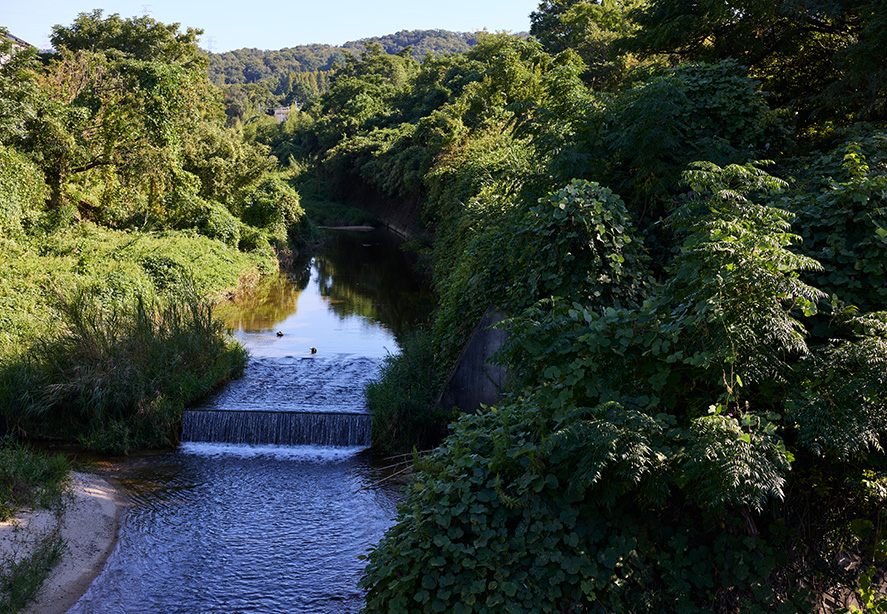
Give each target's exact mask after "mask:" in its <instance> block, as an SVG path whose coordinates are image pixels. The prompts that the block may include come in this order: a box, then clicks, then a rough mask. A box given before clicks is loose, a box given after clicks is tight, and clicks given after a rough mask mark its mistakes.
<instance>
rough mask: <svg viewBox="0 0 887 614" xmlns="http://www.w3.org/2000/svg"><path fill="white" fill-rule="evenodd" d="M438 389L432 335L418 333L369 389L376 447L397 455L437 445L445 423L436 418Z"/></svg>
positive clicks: (387, 363) (388, 361) (389, 360)
mask: <svg viewBox="0 0 887 614" xmlns="http://www.w3.org/2000/svg"><path fill="white" fill-rule="evenodd" d="M437 390H438V383H437V381H436V372H435V364H434V352H433V350H432V345H431V338H430V335H429V334H428V333H426V332H424V331H421V330H420V331H417V332H415V333H413V334H412V335H411V336H410V337H408V338H407V339H406V340H405V341H404V342H403V344H402V346H401V352H400V354H396V355H393V356H392V355H389V356H387V357H386V358H385V361H384V362H383V364H382V369H381V373H380V374H379V378H378V379H376V380H374V381H372V382H370V383H369V384H368V385H367V387H366V398H367V404H368V405H369V408H370V410H371V411H372V412H373V446H374V447H376V448H379V449H381V450H383V451H384V452H387V453H391V454H396V453H398V452H408V451H409V450H411V449H413V448H414V447H415V448H418V449H419V450H425V449H427V448H429V447H430V446H432V445H434V444H436V443H437V441H438V440H439V439H440V436H441V433H442V432H443V430H444V429H443V424H442V423H441V420H440V419H439V418H436V417H435V416H434V415H433V410H432V407H433V405H434V401H435V392H436V391H437Z"/></svg>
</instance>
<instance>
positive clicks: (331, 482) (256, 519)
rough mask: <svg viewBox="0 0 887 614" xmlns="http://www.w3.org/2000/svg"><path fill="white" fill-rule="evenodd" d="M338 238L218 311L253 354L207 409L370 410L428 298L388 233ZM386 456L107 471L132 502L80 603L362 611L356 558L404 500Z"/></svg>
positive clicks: (190, 454) (168, 457)
mask: <svg viewBox="0 0 887 614" xmlns="http://www.w3.org/2000/svg"><path fill="white" fill-rule="evenodd" d="M339 239H340V240H339V241H336V242H333V243H330V244H329V245H328V246H327V248H326V249H325V250H324V251H323V252H322V253H321V254H319V255H318V256H317V257H315V258H314V259H313V260H311V261H310V262H308V263H306V264H305V266H304V268H302V269H299V271H298V272H297V273H296V274H295V275H290V276H288V277H287V278H281V279H275V280H272V281H271V282H269V283H267V284H266V285H264V286H263V287H262V291H261V292H257V293H256V295H255V296H254V297H252V298H251V299H250V300H248V301H246V302H245V303H242V304H239V305H227V306H225V307H224V308H223V309H221V310H220V312H219V313H220V314H221V315H222V316H223V317H224V318H225V319H226V321H227V322H228V326H229V327H230V328H231V329H232V332H233V334H234V335H235V336H236V337H237V338H238V339H239V340H240V341H241V342H242V343H244V345H245V346H246V347H247V349H248V350H249V351H250V354H251V359H250V363H249V364H248V365H247V368H246V371H245V374H244V376H243V377H242V378H241V379H240V380H238V381H236V382H234V383H233V384H232V385H230V386H229V387H228V388H227V389H226V390H223V391H221V392H220V393H219V394H217V395H215V396H214V397H213V398H211V399H209V400H208V401H207V407H211V408H212V409H213V410H216V411H250V410H261V411H269V410H270V411H273V410H274V409H275V408H276V409H278V410H280V409H287V410H291V409H293V408H294V407H295V408H298V409H299V410H300V411H321V410H322V411H329V412H336V411H339V412H354V411H357V410H362V403H363V400H362V395H361V392H362V387H363V383H364V382H365V380H366V377H367V376H369V375H371V374H372V373H374V372H375V370H376V369H377V368H378V364H379V362H380V358H381V357H382V356H384V355H385V352H386V351H388V350H390V351H391V352H394V351H395V350H396V347H397V346H396V344H397V341H396V339H397V336H398V335H400V334H401V333H402V332H404V331H405V330H406V329H407V328H408V327H409V326H410V325H411V324H412V323H413V322H414V321H415V319H416V318H417V317H421V309H422V307H423V306H424V304H426V303H427V300H426V299H423V298H422V297H423V293H422V292H421V289H420V286H419V285H418V284H417V283H416V282H415V281H413V280H412V277H411V275H410V271H409V268H408V266H407V264H406V261H405V259H404V258H403V255H402V254H401V253H400V252H399V251H397V248H396V246H395V245H394V243H393V242H391V241H390V240H387V239H386V238H385V237H383V236H380V235H376V234H372V235H369V234H361V235H350V236H349V235H345V236H340V237H339ZM417 307H418V309H417ZM277 331H280V332H282V333H283V336H281V337H278V336H277V334H276V333H277ZM310 347H316V348H317V350H318V353H317V354H311V353H310V352H309V348H310ZM376 465H377V463H376V461H374V459H373V457H372V455H370V453H369V452H368V451H361V450H358V449H354V448H320V447H313V446H301V447H275V446H247V445H232V444H218V443H187V444H184V445H183V446H182V447H181V448H180V449H178V450H174V451H170V452H166V453H162V454H156V455H148V456H143V457H139V458H133V459H128V460H127V461H126V462H124V463H123V464H122V465H119V466H116V467H113V468H109V469H107V473H108V475H109V477H112V478H114V479H115V480H117V481H119V482H120V483H121V484H122V485H123V487H124V488H125V490H126V493H127V495H128V497H129V499H130V505H129V507H128V508H127V511H126V513H125V515H124V519H123V523H122V526H121V531H120V539H119V541H118V544H117V547H116V548H115V550H114V552H113V553H112V554H111V556H110V557H109V559H108V562H107V564H106V566H105V569H104V570H103V572H102V574H101V575H100V576H99V577H98V578H97V579H96V580H95V582H93V584H92V585H91V586H90V588H89V590H88V591H87V593H86V594H85V595H84V596H83V598H82V599H81V600H80V601H79V602H78V603H77V604H76V605H75V606H74V608H73V609H72V610H70V612H72V613H74V614H106V613H116V612H120V613H124V612H125V613H129V614H137V613H149V612H150V613H154V612H162V613H183V614H184V613H188V614H190V613H195V612H219V613H221V612H226V613H227V612H244V613H245V612H263V613H264V612H286V613H291V612H305V613H311V614H325V613H329V614H340V613H349V612H357V611H358V610H359V609H360V607H361V604H362V596H361V593H360V591H359V590H358V589H357V581H358V579H359V578H360V575H361V573H362V570H363V566H364V565H363V561H361V560H360V559H358V556H359V555H361V554H364V553H365V552H366V550H367V549H368V548H369V547H370V546H372V545H373V544H374V543H376V542H377V541H378V540H379V539H380V538H381V536H382V534H383V533H384V531H385V529H386V528H387V527H388V526H389V525H390V524H391V522H392V519H393V516H394V513H395V505H396V502H397V500H398V497H399V494H398V491H397V489H396V488H395V487H393V486H387V485H385V484H380V477H381V475H380V470H379V469H377V468H376Z"/></svg>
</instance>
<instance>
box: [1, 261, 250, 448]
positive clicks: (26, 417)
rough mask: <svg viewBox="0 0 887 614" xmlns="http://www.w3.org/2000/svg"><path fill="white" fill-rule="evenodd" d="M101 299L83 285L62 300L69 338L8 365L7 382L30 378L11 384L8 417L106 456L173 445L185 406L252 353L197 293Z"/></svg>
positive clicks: (16, 424) (19, 426) (47, 344)
mask: <svg viewBox="0 0 887 614" xmlns="http://www.w3.org/2000/svg"><path fill="white" fill-rule="evenodd" d="M154 266H155V268H156V267H157V266H158V265H157V264H156V263H155V265H154ZM96 298H97V297H96V295H95V293H93V292H88V291H82V290H81V291H78V292H76V293H74V294H73V295H71V296H69V297H67V298H64V299H62V300H61V302H60V305H59V308H60V309H61V311H62V314H63V318H64V321H65V324H66V331H65V333H64V334H63V336H61V337H60V338H58V339H53V340H48V341H47V342H45V343H40V344H38V345H37V346H36V347H35V348H33V349H32V351H31V357H32V358H31V360H29V361H28V362H26V363H25V364H24V365H11V366H8V367H7V368H6V369H5V372H4V374H3V378H2V380H3V384H5V385H6V386H9V385H10V384H11V383H12V382H11V381H10V380H11V379H13V378H18V379H21V377H22V375H23V374H24V375H26V376H27V377H28V378H30V379H31V385H30V386H28V387H27V388H24V389H20V390H7V392H6V396H8V397H10V396H11V397H13V399H12V406H15V407H17V412H15V413H10V412H7V413H6V418H7V420H8V421H9V422H10V423H11V424H12V425H13V426H14V427H15V428H17V429H19V430H21V431H23V432H28V433H30V434H31V435H37V434H40V435H44V436H46V435H49V436H55V437H65V438H72V437H77V438H79V439H80V441H81V443H83V445H85V446H86V447H87V448H89V449H92V450H96V451H98V452H102V453H110V454H123V453H126V452H127V450H129V449H130V448H131V447H132V446H134V445H137V446H143V447H144V446H153V447H156V446H163V445H170V444H172V443H175V442H176V441H177V439H178V432H179V429H180V426H181V416H182V411H183V409H184V406H185V405H186V404H188V403H191V402H193V401H194V400H195V399H197V398H200V397H201V396H204V395H205V394H207V393H208V392H209V391H210V390H211V389H212V388H213V387H214V386H215V385H216V384H217V383H218V382H219V381H221V380H224V379H225V378H227V377H229V376H230V375H231V374H232V373H233V372H236V371H238V370H239V369H241V368H242V367H243V364H244V362H245V359H246V353H245V351H244V350H243V348H241V347H240V346H237V345H234V344H232V343H231V342H230V341H228V340H227V338H226V337H225V333H224V331H223V330H222V326H221V324H220V323H219V322H218V321H217V320H215V319H214V318H213V316H212V312H211V309H210V305H209V303H208V302H207V301H206V300H205V299H203V298H202V297H199V296H198V295H197V294H195V293H194V292H193V290H191V291H190V292H188V291H186V290H183V291H181V292H180V293H178V294H176V295H171V296H170V298H169V299H168V300H166V301H164V302H163V303H161V302H149V301H147V300H146V299H144V298H143V297H140V296H136V297H135V298H134V299H132V300H126V301H122V302H118V303H115V304H110V305H107V304H103V303H102V302H100V301H97V300H96ZM23 368H24V372H23V371H22V369H23ZM16 397H17V398H16Z"/></svg>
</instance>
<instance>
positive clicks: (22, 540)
mask: <svg viewBox="0 0 887 614" xmlns="http://www.w3.org/2000/svg"><path fill="white" fill-rule="evenodd" d="M70 492H71V497H70V498H69V499H68V500H67V501H66V504H65V509H64V512H63V514H62V515H61V517H58V516H57V515H56V514H55V513H54V512H50V511H47V510H40V511H38V512H29V513H26V514H22V515H20V516H18V517H17V518H16V519H15V520H14V521H13V522H4V523H0V558H5V557H6V556H8V555H14V556H16V557H21V556H24V555H25V554H27V553H28V552H29V547H30V546H31V545H32V544H33V543H34V541H36V540H37V539H39V537H40V536H43V535H47V534H48V533H49V532H52V531H55V530H58V531H59V532H60V535H61V537H62V539H64V540H65V544H66V548H65V553H64V555H63V556H62V560H61V561H60V562H59V563H58V564H57V565H56V566H55V567H54V568H53V570H52V572H51V573H50V574H49V577H48V578H47V579H46V582H44V584H43V588H42V590H41V591H40V594H39V595H38V597H37V600H36V601H35V602H33V603H32V604H31V605H30V606H29V607H28V608H26V610H25V611H26V612H28V613H29V614H61V613H63V612H65V611H67V610H68V608H70V607H71V606H72V605H74V604H75V603H76V602H77V600H78V599H79V598H80V597H81V596H82V595H83V593H85V592H86V589H87V588H88V587H89V584H90V583H91V582H92V581H93V579H94V578H95V577H96V576H97V575H98V574H99V572H101V570H102V567H103V566H104V564H105V560H106V559H107V558H108V555H109V554H110V553H111V550H112V549H113V548H114V544H115V543H116V541H117V527H118V523H119V520H120V513H121V511H122V509H123V497H122V496H121V495H120V494H119V493H118V492H117V490H116V489H115V488H114V487H113V486H111V485H110V484H109V483H108V482H106V481H105V480H103V479H101V478H99V477H97V476H94V475H89V474H84V473H76V472H72V473H71V486H70Z"/></svg>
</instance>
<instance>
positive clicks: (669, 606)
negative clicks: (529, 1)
mask: <svg viewBox="0 0 887 614" xmlns="http://www.w3.org/2000/svg"><path fill="white" fill-rule="evenodd" d="M879 6H880V5H879V4H878V3H876V2H859V3H841V2H839V3H831V4H828V5H823V4H822V3H794V2H793V3H788V2H786V3H782V2H773V3H764V4H754V5H748V4H745V3H743V4H742V5H741V6H740V5H734V4H732V3H727V4H724V3H723V2H701V3H695V4H693V5H692V6H691V5H689V4H686V3H682V2H677V1H675V0H649V1H648V2H641V1H637V2H635V1H629V2H620V1H618V0H604V1H603V2H601V3H597V2H590V1H586V0H565V1H557V2H554V1H548V0H546V1H545V2H542V3H541V4H540V6H539V9H538V10H537V11H536V12H534V13H533V15H532V16H531V32H532V34H533V36H534V38H522V37H513V36H505V35H489V36H483V37H481V38H480V40H479V42H478V44H477V45H476V46H475V47H473V48H472V49H471V50H470V51H467V52H465V53H462V54H455V55H447V56H440V57H431V58H428V59H425V60H424V61H423V62H421V63H420V62H418V61H417V60H416V59H415V58H414V57H412V56H410V55H409V54H403V53H401V54H396V55H390V54H387V53H384V52H383V51H382V49H380V48H378V47H374V46H370V47H368V48H367V49H366V50H365V51H364V52H363V53H362V54H361V55H359V56H353V57H349V58H346V62H345V64H343V65H342V66H341V67H340V68H338V69H336V70H335V71H334V72H333V74H332V75H331V77H330V84H329V91H328V92H327V93H326V94H324V95H323V96H322V97H321V98H320V99H319V100H318V101H317V102H316V103H315V104H313V105H312V106H311V107H310V108H308V109H306V110H305V111H304V112H302V113H300V114H299V115H298V116H296V117H295V118H294V120H291V121H288V122H287V123H286V124H283V125H282V126H280V127H276V126H267V127H266V128H265V129H263V130H260V131H256V132H255V135H256V138H257V139H258V140H259V141H260V142H262V143H264V144H266V145H268V146H270V147H272V148H274V149H275V151H279V152H281V153H282V152H287V155H289V156H292V159H293V160H294V161H297V162H298V164H301V165H313V168H314V171H315V173H316V175H317V176H320V177H322V178H325V180H326V182H327V184H328V185H329V186H330V189H332V190H335V191H336V192H338V193H339V194H341V195H351V196H355V197H363V198H368V195H372V196H373V198H375V199H376V200H378V199H380V198H381V199H387V200H388V202H390V203H398V204H399V205H402V204H403V203H407V204H408V205H410V206H412V207H413V210H414V211H415V214H416V215H417V216H420V217H421V219H422V220H423V221H424V224H425V227H426V229H427V242H426V243H425V244H424V247H423V246H422V242H421V240H419V241H417V245H418V246H419V249H420V250H421V253H422V255H423V257H424V258H425V261H426V262H427V263H428V265H429V267H430V270H431V273H432V275H433V278H434V283H435V287H436V290H437V293H438V300H439V304H438V309H437V311H436V314H435V317H434V319H433V321H432V322H430V323H429V327H428V330H427V332H426V333H425V334H424V335H421V334H420V335H419V336H417V337H416V338H415V339H414V340H413V342H412V343H410V344H408V345H407V346H406V347H405V348H404V351H403V353H402V354H401V355H400V357H398V358H394V359H391V360H390V361H389V363H388V364H387V367H386V371H385V374H384V376H383V378H382V379H381V380H380V381H379V382H378V383H377V384H374V385H373V386H372V387H371V388H370V390H369V395H370V401H371V403H372V404H373V406H374V408H375V411H376V417H375V426H374V428H375V439H376V443H377V445H379V446H381V447H387V448H388V449H391V450H397V449H400V450H409V449H410V448H411V447H412V446H418V447H420V449H421V448H423V447H429V446H431V445H433V444H434V433H436V432H437V430H438V428H439V426H438V424H439V421H440V420H453V422H452V424H451V425H450V429H449V430H450V435H449V436H448V438H446V439H445V440H444V441H443V443H442V444H441V445H439V446H438V447H436V449H434V451H432V452H430V453H428V454H427V455H423V456H422V458H421V460H419V461H418V464H417V469H418V472H417V474H416V476H415V478H414V480H413V481H412V483H411V485H410V486H409V491H408V492H409V494H408V501H407V503H406V504H405V505H404V506H403V507H402V508H401V511H400V515H399V517H398V521H397V524H396V525H395V526H394V527H393V528H392V529H391V530H390V531H389V533H388V534H387V536H386V537H385V538H384V539H383V541H382V542H381V543H380V544H379V546H378V547H377V548H376V549H375V550H374V551H373V552H372V554H371V555H370V556H369V559H368V563H369V564H368V567H367V572H366V575H365V577H364V580H363V586H364V587H365V588H366V589H367V590H368V595H367V606H366V610H365V611H367V612H386V613H387V612H417V611H422V612H439V611H453V612H501V611H509V612H534V613H535V612H710V611H715V612H786V613H788V612H799V611H810V610H812V609H813V608H814V607H819V606H821V605H822V604H823V603H825V601H824V599H825V598H824V595H825V594H827V593H829V592H831V593H834V594H841V591H846V590H858V591H860V592H859V594H860V598H861V601H860V602H859V604H862V605H865V607H867V608H868V610H867V611H884V608H885V600H884V597H883V595H880V596H879V595H878V591H877V590H875V589H873V588H872V586H876V584H872V582H875V583H877V581H878V579H880V578H883V572H884V570H885V566H884V557H885V553H887V542H885V531H887V528H885V527H887V522H885V521H887V517H885V513H887V512H885V510H887V457H885V454H884V447H883V446H884V444H885V443H887V438H885V435H887V313H885V312H884V308H885V298H887V249H885V248H887V230H885V229H887V218H885V210H884V204H885V198H887V130H885V120H887V109H885V106H884V104H883V102H884V100H887V96H885V94H887V89H885V87H887V81H885V79H884V76H885V72H884V67H883V63H882V62H881V61H880V59H879V58H880V56H879V54H878V53H877V51H876V50H877V49H879V48H880V47H882V46H883V45H882V42H883V39H884V36H885V31H887V30H885V23H884V20H883V11H881V10H879V8H878V7H879ZM490 308H493V309H496V310H500V311H504V312H506V313H507V314H509V316H510V318H509V319H508V320H506V322H505V323H504V324H503V326H505V327H506V328H507V330H508V331H509V333H510V336H509V342H508V343H507V345H506V347H505V348H504V349H503V351H502V352H500V354H499V356H498V360H499V361H500V363H501V364H503V365H504V366H505V367H507V369H508V372H509V373H510V374H511V382H510V388H509V391H508V394H507V395H506V396H505V398H504V399H503V400H502V402H501V403H500V404H499V405H498V406H497V407H494V408H487V409H485V410H484V411H482V412H481V413H480V414H479V415H460V412H459V411H458V408H456V409H454V410H452V411H451V409H452V408H439V409H434V407H433V402H434V399H435V398H436V393H437V391H439V390H440V386H441V384H442V381H443V379H444V377H445V376H446V375H447V373H448V372H449V370H450V369H451V367H452V365H453V364H454V362H455V360H456V359H457V357H458V356H459V353H460V351H461V349H462V347H463V346H464V344H465V342H466V340H467V338H468V336H469V334H470V333H471V331H472V330H473V328H474V326H475V325H476V323H477V322H478V320H479V319H480V317H481V315H482V314H483V313H484V312H485V311H487V310H488V309H490ZM859 604H858V605H859Z"/></svg>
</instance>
